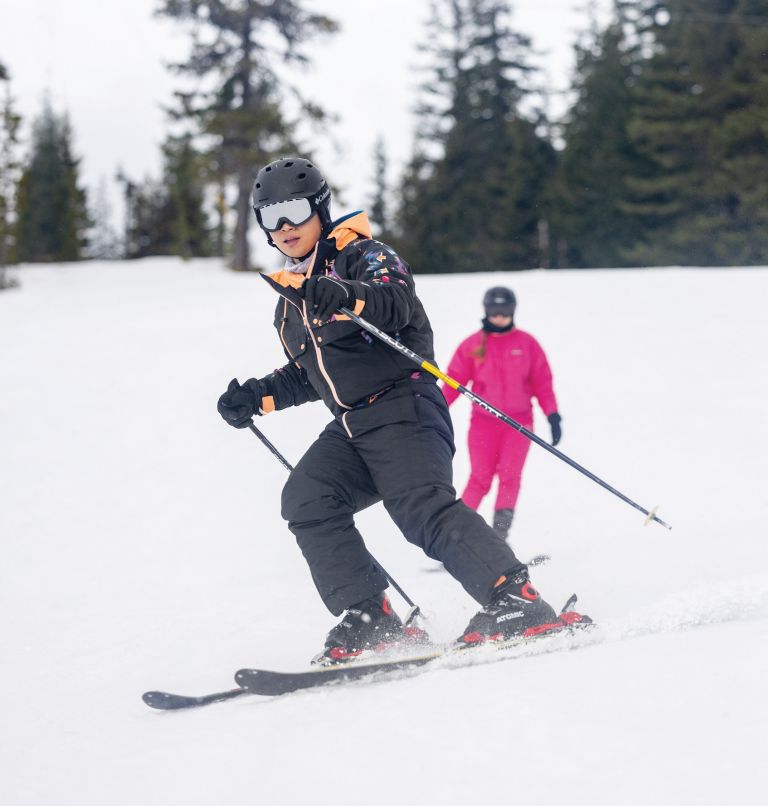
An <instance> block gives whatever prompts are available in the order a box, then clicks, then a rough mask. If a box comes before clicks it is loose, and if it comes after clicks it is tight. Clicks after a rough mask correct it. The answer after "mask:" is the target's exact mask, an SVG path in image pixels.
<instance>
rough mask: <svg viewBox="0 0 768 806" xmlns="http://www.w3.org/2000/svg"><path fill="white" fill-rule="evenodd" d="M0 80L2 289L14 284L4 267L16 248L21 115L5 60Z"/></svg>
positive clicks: (0, 250) (0, 259) (0, 246)
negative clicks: (0, 92) (0, 94)
mask: <svg viewBox="0 0 768 806" xmlns="http://www.w3.org/2000/svg"><path fill="white" fill-rule="evenodd" d="M0 81H2V82H3V83H4V84H5V85H6V86H5V91H4V95H3V100H2V106H0V290H2V289H4V288H8V287H10V286H11V285H15V283H11V282H10V281H8V280H7V279H6V276H5V268H6V265H7V264H8V263H9V262H10V256H11V252H12V249H13V229H14V227H13V215H14V197H15V195H16V185H17V182H18V180H19V171H20V168H21V165H20V163H19V160H18V157H17V156H16V149H17V147H18V144H19V126H20V125H21V117H20V116H19V115H18V114H17V113H16V111H15V110H14V105H13V99H12V97H11V89H10V76H9V75H8V71H7V69H6V67H5V65H3V64H2V62H0Z"/></svg>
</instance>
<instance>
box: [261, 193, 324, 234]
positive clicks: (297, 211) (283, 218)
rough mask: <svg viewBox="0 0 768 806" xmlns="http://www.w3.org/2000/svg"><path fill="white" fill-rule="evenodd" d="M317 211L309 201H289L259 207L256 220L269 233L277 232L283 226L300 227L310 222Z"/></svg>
mask: <svg viewBox="0 0 768 806" xmlns="http://www.w3.org/2000/svg"><path fill="white" fill-rule="evenodd" d="M314 213H315V210H314V208H313V207H312V204H311V203H310V201H309V199H289V200H288V201H281V202H275V203H274V204H267V205H266V206H264V207H259V208H258V209H257V210H256V218H257V219H258V221H259V225H260V226H261V228H262V229H265V230H266V231H267V232H277V230H279V229H280V227H282V226H283V224H286V223H287V224H290V225H291V226H293V227H299V226H301V225H302V224H305V223H306V222H307V221H309V219H310V218H312V216H313V215H314Z"/></svg>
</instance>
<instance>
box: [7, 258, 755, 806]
mask: <svg viewBox="0 0 768 806" xmlns="http://www.w3.org/2000/svg"><path fill="white" fill-rule="evenodd" d="M13 273H14V274H15V275H16V276H18V277H19V279H20V280H21V283H22V287H21V288H20V289H16V290H12V291H7V292H4V293H2V294H0V377H1V379H2V393H1V394H0V646H1V647H2V658H1V659H0V725H1V726H2V727H1V728H0V803H2V804H3V805H4V806H32V805H34V806H38V805H39V806H43V804H45V806H50V804H77V806H88V805H90V804H94V806H95V805H96V804H98V805H99V806H101V805H102V804H110V806H156V805H158V806H159V804H164V805H165V804H172V805H173V804H187V805H190V806H192V805H194V806H196V805H197V804H244V803H258V804H310V803H311V804H318V805H320V804H337V803H355V804H357V803H360V804H371V805H372V806H375V805H377V804H393V805H395V804H396V805H397V806H409V805H410V804H426V803H430V804H431V803H435V804H459V803H461V804H465V803H509V804H517V803H535V804H565V803H569V804H647V803H648V802H652V803H654V804H659V805H661V804H722V803H737V802H740V803H745V804H756V803H765V802H766V800H765V798H766V788H767V787H768V772H767V767H768V765H766V756H767V755H768V752H767V751H768V743H767V742H766V727H768V724H767V723H768V720H767V717H768V705H766V699H767V698H766V688H765V686H766V678H767V676H766V671H767V666H768V664H767V662H766V661H767V659H768V571H767V570H766V560H767V559H768V557H767V555H768V549H767V547H766V546H767V542H768V541H767V537H768V528H767V527H766V521H767V520H768V495H767V494H766V489H767V488H768V458H767V457H768V416H767V415H766V397H768V339H767V338H766V330H765V310H766V304H767V303H768V270H766V269H764V268H762V269H733V268H729V269H686V270H682V269H658V270H644V271H640V270H637V271H634V270H632V271H628V270H625V271H579V272H529V273H510V274H477V275H455V276H439V277H425V276H419V277H417V287H418V292H419V294H420V296H421V298H422V299H423V301H424V303H425V306H426V308H427V311H428V313H429V315H430V317H431V320H432V323H433V326H434V329H435V334H436V352H437V360H438V362H440V363H441V364H442V365H443V366H445V365H446V364H447V362H448V359H449V358H450V356H451V354H452V351H453V349H454V348H455V347H456V345H457V344H458V343H459V341H460V340H461V339H462V338H464V337H465V336H467V335H468V334H469V333H470V332H472V331H473V330H475V329H476V328H477V327H478V324H479V319H480V316H481V310H480V299H481V297H482V293H483V292H484V291H485V290H486V289H487V288H488V287H489V286H491V285H496V284H499V283H502V284H509V285H511V286H512V287H513V288H514V289H515V291H516V293H517V295H518V299H519V305H518V315H517V324H518V326H520V327H521V328H523V329H526V330H528V331H530V332H531V333H533V334H534V335H535V336H536V337H537V338H538V339H539V340H540V342H541V343H542V345H543V346H544V348H545V350H546V351H547V353H548V356H549V358H550V361H551V363H552V366H553V369H554V374H555V384H556V391H557V394H558V396H559V401H560V410H561V412H562V415H563V418H564V419H563V432H564V439H563V442H562V443H561V446H560V447H561V448H562V450H563V451H564V452H565V453H567V454H568V455H570V456H572V457H573V458H574V459H575V460H576V461H578V462H580V463H582V464H583V465H585V466H586V467H588V468H589V469H590V470H591V471H592V472H594V473H596V474H597V475H599V476H601V477H602V478H604V479H605V480H606V481H608V482H609V483H610V484H612V485H614V486H615V487H617V488H618V489H620V490H621V491H623V492H624V493H625V494H627V495H629V496H630V497H631V498H633V499H635V500H636V501H638V502H639V503H640V504H642V505H643V506H645V507H652V506H655V505H657V504H658V505H659V507H660V508H659V515H660V516H661V517H662V518H664V519H666V520H668V521H669V522H670V523H671V524H672V526H673V529H672V531H671V532H670V531H667V530H665V529H663V528H661V527H660V526H658V525H656V524H651V525H649V526H644V525H643V521H644V518H643V516H642V515H641V514H640V513H638V512H637V511H635V510H634V509H632V508H631V507H629V506H627V505H626V504H624V503H622V502H621V501H619V500H618V499H617V498H615V497H614V496H612V495H610V494H609V493H608V492H606V491H605V490H603V489H601V488H600V487H598V486H597V485H595V484H594V483H592V482H590V481H589V480H587V479H586V478H584V477H583V476H581V475H580V474H578V473H577V472H575V471H574V470H573V469H571V468H569V467H568V466H566V465H565V464H564V463H561V462H559V461H557V460H556V459H555V458H554V457H552V456H550V455H549V454H548V453H546V452H545V451H543V450H541V449H540V448H538V447H536V446H533V447H532V449H531V452H530V454H529V460H528V464H527V466H526V470H525V475H524V479H523V490H522V495H521V499H520V501H519V502H518V517H517V519H516V521H515V525H514V528H513V529H514V545H515V548H516V550H517V552H518V554H519V555H520V556H521V557H523V558H525V557H527V556H530V555H532V554H535V553H539V552H549V553H550V554H551V555H552V557H553V559H552V562H551V563H550V564H548V565H547V566H544V567H542V568H536V569H533V571H532V577H533V580H534V582H535V584H536V585H537V587H539V588H540V589H541V591H542V593H543V594H544V596H545V598H546V599H548V600H549V601H550V602H551V603H552V604H553V605H554V606H556V607H557V606H559V605H561V604H562V603H563V602H564V601H565V599H566V598H567V597H568V595H569V594H571V593H572V592H574V591H576V592H577V593H578V594H579V597H580V598H579V602H580V607H581V609H582V610H583V611H584V612H586V613H589V614H591V615H592V616H593V617H594V618H595V619H596V621H598V622H599V623H600V625H601V628H600V632H599V636H600V641H599V642H598V641H595V642H592V643H589V644H588V645H585V646H582V647H580V648H578V649H576V650H575V651H572V652H559V653H547V654H539V655H537V656H531V657H522V658H517V659H514V660H508V661H504V662H499V663H493V664H488V665H477V666H473V667H471V668H462V669H457V670H449V669H439V670H436V671H433V672H429V673H425V674H421V675H418V676H414V677H408V678H405V679H398V680H395V681H391V682H386V683H373V684H358V685H356V686H347V687H343V688H335V689H326V690H322V691H315V692H308V693H299V694H295V695H290V696H287V697H285V698H282V699H261V698H258V697H245V698H239V699H238V700H235V701H233V702H229V703H221V704H217V705H213V706H211V707H208V708H205V709H200V710H196V711H189V712H175V713H159V712H156V711H153V710H151V709H149V708H148V707H147V706H145V705H144V704H143V702H142V701H141V694H142V692H143V691H145V690H147V689H164V690H168V691H175V692H180V693H188V694H201V693H205V692H208V691H216V690H220V689H226V688H230V687H231V686H232V685H233V679H232V674H233V672H234V671H235V670H236V669H238V668H240V667H243V666H262V667H270V668H276V669H285V670H290V669H301V668H304V667H305V666H306V664H307V662H308V661H309V659H310V658H311V656H312V655H313V654H314V653H315V652H316V651H318V650H319V649H320V648H321V646H322V643H323V638H324V635H325V633H326V631H327V630H328V629H330V627H331V626H332V625H333V624H334V623H335V619H334V618H333V617H332V616H331V615H330V614H329V613H328V612H327V611H326V610H325V609H324V607H323V605H322V604H321V603H320V601H319V598H318V597H317V595H316V593H315V590H314V587H313V585H312V582H311V580H310V577H309V574H308V572H307V570H306V567H305V565H304V562H303V560H302V558H301V556H300V553H299V551H298V549H297V548H296V546H295V544H294V541H293V538H292V536H291V535H290V533H289V532H288V531H287V529H286V527H285V525H284V524H283V522H282V520H281V518H280V512H279V499H280V490H281V486H282V484H283V482H284V480H285V475H286V473H285V471H284V470H283V468H282V467H281V466H280V465H279V464H278V463H277V461H276V460H275V459H274V458H273V457H272V456H271V455H270V454H269V453H268V452H267V450H266V449H265V448H264V446H263V445H262V444H261V443H260V442H259V441H258V440H257V439H256V438H255V436H254V435H253V434H252V433H250V432H249V431H237V430H235V429H232V428H228V427H227V426H226V425H225V424H224V423H223V421H222V420H221V419H220V418H219V416H218V414H217V413H216V407H215V406H216V400H217V398H218V396H219V395H220V394H221V392H222V391H224V389H225V387H226V385H227V382H228V381H229V380H230V378H232V377H234V376H238V377H239V378H240V379H241V380H244V379H245V378H248V377H251V376H258V375H262V374H266V373H267V372H269V371H270V370H272V369H273V368H274V367H276V366H279V365H281V364H283V363H284V358H283V356H282V354H281V350H280V347H279V343H278V340H277V337H276V334H275V333H274V331H273V328H272V312H273V308H274V304H275V298H274V292H272V291H271V290H270V289H269V288H268V287H267V286H266V284H265V283H263V282H262V281H261V280H260V279H259V278H258V276H256V275H253V274H248V275H242V274H234V273H231V272H229V271H226V270H224V269H223V268H222V267H221V266H220V264H219V263H218V262H216V261H192V262H190V263H186V264H185V263H182V262H181V261H177V260H175V259H149V260H144V261H139V262H134V263H106V264H100V263H82V264H70V265H57V266H45V267H43V266H39V267H23V268H21V269H19V270H16V271H14V272H13ZM469 405H470V404H469V403H468V402H467V401H464V400H460V401H459V402H458V403H457V404H456V405H455V407H454V408H453V409H452V411H453V415H454V420H455V423H456V429H457V445H458V449H459V450H458V453H457V458H456V465H455V467H456V482H457V486H458V487H459V489H461V486H462V485H463V483H464V482H465V480H466V477H467V473H468V458H467V453H466V446H465V438H466V428H467V423H468V416H469ZM328 416H329V415H328V413H327V411H326V410H325V408H324V407H323V405H322V404H321V403H316V404H311V405H307V406H303V407H301V408H298V409H295V410H291V411H287V412H280V413H277V414H273V415H270V416H269V417H265V418H263V419H261V420H259V423H258V424H259V426H260V427H262V428H263V430H264V432H265V433H266V434H267V436H268V437H269V438H270V439H271V440H272V441H273V442H274V443H275V445H276V446H277V447H278V448H279V449H280V450H281V451H282V452H283V453H284V454H285V456H286V457H287V458H288V460H289V461H291V462H296V461H297V460H298V458H299V457H300V456H301V454H302V452H303V451H304V449H305V448H306V447H307V446H308V445H309V443H310V442H311V440H312V439H313V438H314V437H315V435H316V434H317V433H319V431H320V430H321V428H322V427H323V425H324V423H325V422H326V421H327V419H328ZM537 427H538V429H539V431H540V433H542V434H543V435H544V436H547V435H548V430H547V428H546V421H544V420H543V418H542V417H541V416H540V412H539V413H538V415H537ZM403 471H404V472H407V467H404V468H403ZM491 508H492V499H487V500H486V502H485V505H484V509H483V513H484V514H485V515H486V516H487V515H489V514H490V512H491ZM358 523H359V525H360V527H361V530H362V531H363V533H364V535H365V536H366V539H367V541H368V542H369V545H370V548H371V550H372V552H373V553H374V555H375V556H376V557H377V558H378V559H379V560H380V561H381V563H382V564H383V565H384V567H385V568H387V569H388V570H389V571H390V573H392V574H393V575H394V577H395V578H396V579H397V580H398V581H399V582H400V584H401V585H402V586H403V587H404V588H405V589H406V591H408V592H409V594H410V595H411V596H412V597H413V598H414V599H416V601H417V602H418V603H419V604H420V605H421V606H422V608H423V609H424V610H426V611H427V612H428V613H431V614H432V616H433V617H432V621H431V625H430V628H431V630H432V633H433V635H434V636H435V637H436V638H438V639H449V638H451V637H453V636H455V635H457V634H458V633H459V632H460V630H461V629H462V628H463V626H464V624H465V622H466V620H467V619H468V618H469V617H470V616H471V615H472V613H473V612H474V611H475V610H476V608H477V605H476V604H475V603H474V602H473V601H472V600H470V599H469V597H468V596H467V595H466V594H465V593H464V592H463V590H462V589H461V588H460V586H459V585H458V584H457V583H455V582H454V581H453V580H452V579H451V578H450V577H449V576H448V575H447V574H444V573H426V569H429V568H431V567H432V566H433V563H432V562H431V561H430V560H428V559H427V558H426V557H424V555H423V554H422V553H421V552H420V551H418V550H417V549H416V548H414V547H412V546H410V545H408V544H407V543H406V541H405V539H404V538H403V537H402V536H401V535H400V534H399V533H398V531H397V530H396V528H395V527H394V525H393V524H392V523H391V522H390V521H389V519H388V518H387V516H386V514H385V513H384V511H383V509H382V508H381V507H380V506H377V507H374V508H372V509H370V510H368V511H366V512H364V513H362V514H361V515H360V516H359V518H358ZM393 601H394V602H395V603H396V606H397V607H398V608H399V609H400V610H401V612H404V611H405V609H406V608H405V607H404V606H403V605H402V602H401V601H400V600H399V599H398V597H397V596H396V595H393Z"/></svg>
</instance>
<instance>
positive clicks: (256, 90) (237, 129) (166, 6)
mask: <svg viewBox="0 0 768 806" xmlns="http://www.w3.org/2000/svg"><path fill="white" fill-rule="evenodd" d="M158 13H159V14H161V15H164V16H168V17H171V18H173V19H176V20H179V21H181V22H187V23H189V24H191V26H192V28H193V35H194V44H193V47H192V52H191V54H190V57H189V59H188V61H187V62H185V63H183V64H178V65H175V68H176V69H177V71H179V72H180V73H185V74H188V75H191V76H193V77H195V78H196V79H201V80H203V81H205V82H206V83H207V84H208V85H212V86H214V88H213V90H212V91H211V92H202V91H194V92H178V93H177V94H176V95H177V98H178V100H179V102H180V108H179V109H178V110H177V112H176V115H177V117H184V118H190V117H191V118H194V119H195V120H197V121H198V122H199V124H200V133H201V134H203V135H205V136H207V138H208V139H209V140H210V141H212V146H211V154H212V156H213V158H214V159H215V160H216V162H217V168H216V172H217V173H218V174H220V175H225V176H228V177H232V178H233V179H234V181H235V184H236V187H237V201H236V224H235V233H234V255H233V261H232V266H233V268H235V269H240V270H247V269H249V268H250V255H249V249H248V238H247V235H248V223H249V220H250V218H249V217H250V215H251V201H250V194H251V189H252V185H253V179H254V176H255V172H256V170H257V169H258V168H259V166H260V165H261V164H263V163H265V162H267V161H268V160H269V159H271V158H273V157H274V156H275V155H276V154H277V152H279V151H281V150H283V151H285V150H295V146H294V145H293V143H292V132H293V126H292V124H291V123H290V122H289V121H288V119H287V117H286V115H285V114H284V112H283V109H282V106H283V101H284V94H285V93H284V90H283V88H284V87H285V86H286V84H285V82H284V81H281V80H279V79H278V78H277V76H276V74H275V71H274V68H273V64H276V63H277V62H278V60H282V61H286V62H294V63H302V64H303V63H306V62H307V61H308V60H307V58H306V56H304V55H303V53H302V52H301V46H302V45H303V44H304V43H305V42H306V41H307V40H308V39H310V38H311V37H312V36H314V35H316V34H318V33H327V32H332V31H334V30H336V24H335V23H334V22H333V21H332V20H330V19H329V18H328V17H325V16H323V15H320V14H312V13H309V12H307V11H305V10H304V8H303V4H302V3H301V2H299V0H280V1H279V2H274V0H163V2H161V5H160V7H159V10H158ZM274 34H277V37H275V36H274ZM276 42H277V43H280V44H281V45H282V46H284V48H285V49H284V51H283V52H282V53H281V54H279V55H278V54H276V53H275V52H274V51H273V50H270V43H276ZM301 111H302V114H303V115H304V116H305V117H308V118H309V119H312V120H315V121H322V120H323V119H324V113H323V112H322V110H321V109H320V107H319V106H317V105H316V104H313V103H309V102H305V101H303V102H302V110H301Z"/></svg>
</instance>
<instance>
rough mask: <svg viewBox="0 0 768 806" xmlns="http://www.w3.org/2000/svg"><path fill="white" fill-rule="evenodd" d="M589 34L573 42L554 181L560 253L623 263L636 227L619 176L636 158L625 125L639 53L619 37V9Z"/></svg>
mask: <svg viewBox="0 0 768 806" xmlns="http://www.w3.org/2000/svg"><path fill="white" fill-rule="evenodd" d="M588 36H589V39H588V41H587V42H586V43H585V44H583V45H579V46H577V49H576V76H575V79H574V90H575V101H574V103H573V105H572V106H571V108H570V110H569V111H568V114H567V116H566V119H565V125H564V127H563V137H564V139H565V148H564V150H563V152H562V154H561V155H560V165H559V171H558V179H557V185H556V189H555V193H556V196H557V201H558V209H559V213H558V215H557V230H558V237H559V239H560V249H559V252H560V258H559V261H560V264H561V265H566V266H575V267H584V266H622V265H624V251H625V250H626V248H627V246H629V245H630V244H631V243H632V242H633V241H634V240H635V238H636V234H637V233H636V229H635V222H634V219H633V218H632V216H630V215H628V214H627V212H626V211H625V209H624V205H625V203H626V200H627V193H628V191H627V187H626V176H627V175H628V174H631V173H633V172H634V173H637V171H638V169H639V162H640V161H641V157H640V156H639V155H638V154H637V153H636V152H635V150H634V149H633V147H632V145H631V143H630V139H629V134H628V131H627V128H628V124H629V120H630V117H631V115H632V111H633V105H634V95H633V82H634V71H635V68H636V64H637V61H638V59H639V56H638V54H637V52H636V49H634V48H632V47H630V45H629V44H628V43H627V41H626V38H625V36H624V33H623V21H622V19H621V18H620V17H617V18H616V19H615V20H614V21H613V22H612V23H611V24H610V25H609V26H608V27H607V28H606V29H605V30H603V31H599V30H596V29H593V30H592V31H590V33H589V35H588Z"/></svg>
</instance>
